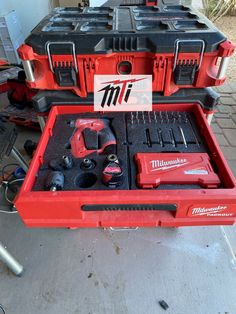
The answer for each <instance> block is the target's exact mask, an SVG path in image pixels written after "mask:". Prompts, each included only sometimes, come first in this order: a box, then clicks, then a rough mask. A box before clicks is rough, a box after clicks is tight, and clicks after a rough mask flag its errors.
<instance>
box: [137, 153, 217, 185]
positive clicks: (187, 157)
mask: <svg viewBox="0 0 236 314" xmlns="http://www.w3.org/2000/svg"><path fill="white" fill-rule="evenodd" d="M135 162H136V164H137V168H138V175H137V185H138V186H139V187H140V188H143V189H152V188H156V187H158V186H160V185H163V184H177V185H180V184H191V185H193V184H196V185H200V186H201V187H203V188H207V189H210V188H217V187H219V185H220V184H221V182H220V179H219V177H218V175H217V174H216V173H215V172H214V170H213V167H212V165H211V162H210V158H209V156H208V154H207V153H188V154H185V153H182V154H179V153H138V154H136V155H135Z"/></svg>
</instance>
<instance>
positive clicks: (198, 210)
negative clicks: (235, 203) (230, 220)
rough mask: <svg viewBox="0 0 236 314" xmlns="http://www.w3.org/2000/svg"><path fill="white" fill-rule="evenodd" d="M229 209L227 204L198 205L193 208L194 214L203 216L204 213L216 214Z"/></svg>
mask: <svg viewBox="0 0 236 314" xmlns="http://www.w3.org/2000/svg"><path fill="white" fill-rule="evenodd" d="M225 210H227V206H220V205H219V206H217V207H210V208H206V207H196V208H193V209H192V215H194V216H203V215H214V214H216V213H220V212H222V211H225Z"/></svg>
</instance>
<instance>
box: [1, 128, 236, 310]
mask: <svg viewBox="0 0 236 314" xmlns="http://www.w3.org/2000/svg"><path fill="white" fill-rule="evenodd" d="M31 137H33V138H34V139H36V138H37V137H39V134H37V133H36V134H32V132H30V133H29V131H28V130H25V129H22V128H21V129H20V135H19V137H18V142H17V146H18V147H19V148H20V147H22V144H23V143H24V140H25V139H27V138H31ZM235 230H236V229H235V227H198V228H180V229H154V228H153V229H139V230H136V231H122V232H118V231H110V230H102V229H90V230H89V229H83V230H74V231H72V230H67V229H27V228H25V226H24V225H23V223H22V221H21V220H20V218H19V217H18V216H17V215H6V214H0V240H1V241H2V242H3V243H4V244H5V245H7V248H8V249H9V251H10V252H11V253H12V254H14V255H15V256H16V257H17V258H18V260H19V261H20V262H21V263H23V265H24V267H25V273H24V275H23V277H22V278H17V277H15V276H14V275H13V274H12V273H11V272H10V271H9V270H8V269H7V268H6V267H5V265H3V264H1V263H0V304H2V305H3V306H4V308H5V311H6V314H8V313H9V314H42V313H48V314H64V313H69V314H71V313H79V314H143V313H147V314H157V313H164V312H165V310H163V309H162V308H161V307H160V305H159V304H158V301H160V300H162V299H163V300H165V301H166V302H167V303H168V305H169V309H168V310H167V311H166V313H169V314H226V313H227V314H235V313H236V289H235V287H236V258H235V253H236V235H235ZM0 314H2V313H1V309H0Z"/></svg>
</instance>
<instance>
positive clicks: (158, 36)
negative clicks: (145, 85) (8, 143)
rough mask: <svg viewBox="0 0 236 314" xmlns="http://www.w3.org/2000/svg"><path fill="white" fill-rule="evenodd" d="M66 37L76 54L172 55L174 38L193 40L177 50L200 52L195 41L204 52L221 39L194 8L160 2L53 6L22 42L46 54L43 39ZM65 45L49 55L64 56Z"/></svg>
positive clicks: (59, 46)
mask: <svg viewBox="0 0 236 314" xmlns="http://www.w3.org/2000/svg"><path fill="white" fill-rule="evenodd" d="M65 36H66V37H65ZM65 38H66V41H71V42H73V43H74V44H75V49H76V54H78V55H81V54H104V53H111V52H122V51H123V52H124V51H136V52H155V53H173V52H174V51H175V42H176V40H177V39H178V40H185V39H191V40H192V43H189V44H188V45H187V47H186V46H185V47H183V51H182V52H199V48H201V45H199V43H196V42H194V40H199V39H201V40H204V42H205V52H212V51H215V50H218V45H219V44H220V43H221V42H223V41H225V40H226V37H225V36H224V35H223V34H222V33H221V32H220V31H219V30H218V29H217V28H216V27H215V26H214V25H213V24H212V23H211V22H210V21H209V20H208V19H207V18H206V17H205V16H204V15H202V14H200V13H199V12H198V11H197V10H195V9H194V8H193V7H187V6H183V5H165V4H164V2H163V1H159V2H158V6H154V7H145V6H143V7H142V6H137V7H94V8H90V7H86V8H56V9H54V10H53V12H52V13H51V14H49V15H47V16H46V17H45V18H44V19H43V20H42V21H41V22H40V23H39V24H38V25H37V26H36V27H35V28H34V29H33V31H32V32H31V34H30V35H29V37H28V38H27V39H26V40H25V43H26V44H27V45H29V46H31V47H32V48H33V49H34V52H35V53H37V54H39V55H46V54H47V50H46V46H47V43H48V42H51V41H52V42H60V41H65ZM125 41H127V43H126V45H125ZM199 46H200V47H199ZM67 48H68V47H65V46H64V47H63V46H61V45H58V46H56V45H54V46H53V47H52V48H51V53H52V54H56V55H63V54H64V53H67V52H68V49H67ZM180 52H181V51H180Z"/></svg>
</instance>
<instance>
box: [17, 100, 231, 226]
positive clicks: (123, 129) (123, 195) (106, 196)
mask: <svg viewBox="0 0 236 314" xmlns="http://www.w3.org/2000/svg"><path fill="white" fill-rule="evenodd" d="M109 115H110V113H109V114H102V113H95V112H93V107H92V106H83V105H81V106H68V105H67V106H55V107H53V108H52V110H51V112H50V115H49V118H48V121H47V124H46V127H45V129H44V132H43V135H42V137H41V140H40V143H39V145H38V148H37V151H36V153H35V156H34V158H33V161H32V163H31V165H30V169H29V171H28V173H27V176H26V179H25V182H24V184H23V186H22V188H21V191H20V193H19V195H18V197H17V199H16V201H15V206H16V208H17V210H18V211H19V214H20V216H21V218H22V219H23V221H24V222H25V224H26V225H27V226H31V227H152V226H161V227H178V226H200V225H223V224H224V225H231V224H233V223H234V222H235V219H236V181H235V178H234V176H233V174H232V172H231V170H230V168H229V167H228V165H227V162H226V160H225V158H224V156H223V154H222V152H221V150H220V148H219V145H218V143H217V141H216V139H215V137H214V134H213V133H212V131H211V129H210V127H209V125H208V123H207V120H206V118H205V116H204V113H203V111H202V109H201V107H200V106H199V105H198V104H196V103H190V104H178V105H173V104H168V105H167V104H165V105H162V104H158V105H153V111H152V112H150V113H147V112H145V113H142V112H139V113H137V112H134V113H123V112H120V113H115V114H113V116H109ZM85 117H86V118H87V117H90V118H98V117H99V118H103V117H106V118H109V119H110V121H112V129H113V131H114V134H115V135H116V139H117V156H118V158H119V159H120V160H121V167H122V169H123V172H124V180H123V182H122V184H121V185H120V186H119V187H117V188H115V189H114V188H110V187H108V186H105V185H103V183H102V180H101V178H100V175H101V171H102V169H103V165H104V160H105V158H106V157H105V156H104V155H103V154H100V155H98V154H97V153H96V152H93V153H92V154H91V155H89V156H87V157H88V158H91V159H93V160H95V165H96V167H95V168H94V169H93V170H91V171H89V173H90V174H91V172H92V173H93V175H94V176H93V180H92V181H93V182H91V181H89V180H87V181H88V182H87V183H86V182H85V181H86V180H85V181H83V182H82V183H81V180H80V179H81V174H82V173H83V170H81V160H80V159H79V158H75V157H73V160H74V167H73V168H72V169H70V170H65V171H64V175H65V186H64V189H63V190H62V191H46V190H45V185H44V182H45V178H46V177H47V172H49V171H51V170H50V169H49V167H48V164H49V162H50V160H51V159H56V158H59V157H58V156H61V155H64V154H65V153H66V154H69V155H71V149H70V145H68V143H70V139H71V136H72V135H74V134H75V131H74V129H73V128H71V121H74V120H76V119H78V118H85ZM190 125H191V126H192V130H193V133H191V132H192V131H191V130H190V129H189V126H190ZM176 127H177V128H178V129H179V130H180V131H181V132H180V135H181V136H183V134H182V132H184V138H185V140H183V142H181V140H179V142H178V139H177V135H176V132H177V131H175V128H176ZM69 128H71V129H69ZM153 128H154V129H155V130H161V132H162V135H161V140H160V141H159V142H158V141H157V140H153V135H152V134H153V133H152V132H153ZM149 129H150V133H149V136H148V141H145V140H143V138H142V137H143V136H144V133H145V136H147V134H148V133H147V130H149ZM143 131H145V132H143ZM169 132H170V134H172V136H173V138H172V139H171V135H168V136H170V140H169V142H168V139H166V136H167V134H169ZM190 133H191V134H190ZM193 137H194V138H195V139H193ZM149 141H151V143H149ZM139 153H145V154H146V155H147V156H150V155H149V154H154V155H155V154H158V155H157V156H159V157H160V156H163V158H162V159H163V160H162V161H161V163H160V165H164V166H166V164H165V162H166V161H165V158H166V156H167V154H172V155H171V156H172V157H173V156H174V157H173V160H172V161H170V162H169V163H168V162H167V165H169V166H174V168H175V169H176V168H179V166H178V163H179V162H180V163H181V162H183V161H185V160H184V159H183V156H186V155H184V154H192V156H193V157H194V158H195V157H196V156H200V155H202V154H203V155H204V156H208V158H209V165H210V168H211V171H212V174H213V179H214V180H215V178H218V181H217V180H215V181H214V180H213V181H214V184H205V183H204V184H203V185H202V184H197V182H195V181H196V180H195V181H194V182H192V183H191V182H190V181H191V180H190V181H189V178H187V179H186V180H183V176H182V175H181V174H177V176H176V175H175V180H173V179H172V177H174V175H173V174H174V173H175V174H176V171H175V170H174V171H172V170H171V171H170V172H169V176H168V175H167V176H165V181H163V183H164V184H156V185H153V186H150V185H145V184H144V186H142V185H141V186H140V184H138V182H137V180H138V171H139V170H138V164H137V163H136V161H135V159H137V156H138V157H139V155H137V154H139ZM159 161H160V160H159ZM159 161H158V162H159ZM179 169H180V168H179ZM195 170H196V167H195V168H194V171H195ZM196 173H197V174H199V175H205V174H206V173H208V170H207V171H206V170H205V169H203V168H202V167H200V168H199V166H198V167H197V172H196V171H195V174H196ZM185 174H189V175H192V174H193V173H192V170H191V169H190V170H189V169H185ZM87 177H88V176H87V174H86V178H87ZM186 177H187V176H186ZM78 178H80V179H78ZM168 180H169V181H168ZM204 180H205V179H204ZM204 180H203V181H204ZM185 181H186V182H185ZM199 182H202V180H199ZM204 182H206V181H204Z"/></svg>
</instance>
